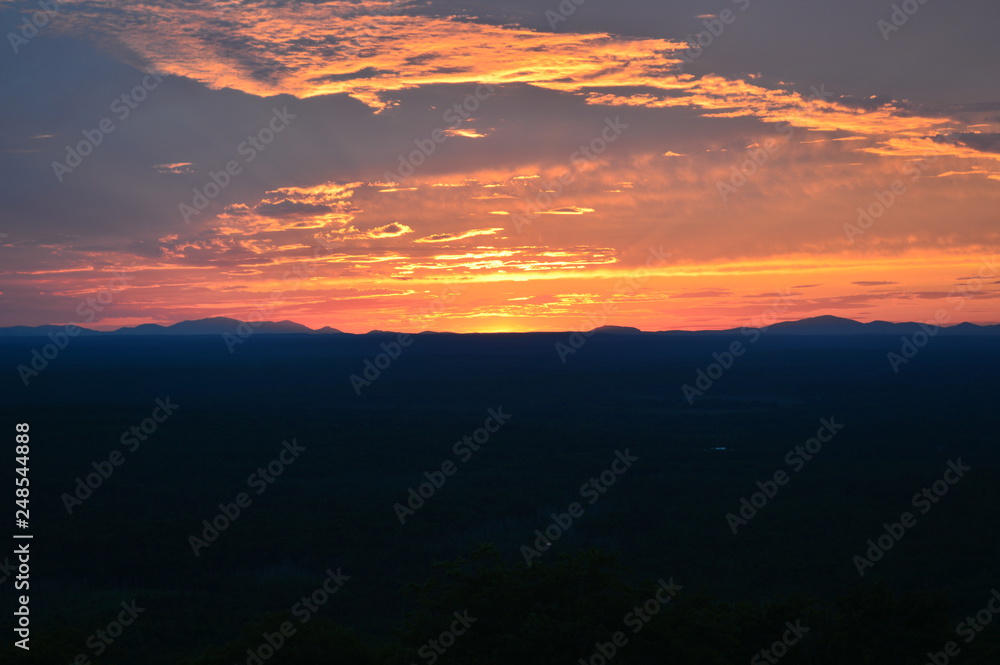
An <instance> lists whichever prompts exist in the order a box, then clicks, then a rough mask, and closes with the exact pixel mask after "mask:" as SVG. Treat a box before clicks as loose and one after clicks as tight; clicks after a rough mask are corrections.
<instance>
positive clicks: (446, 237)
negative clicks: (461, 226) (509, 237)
mask: <svg viewBox="0 0 1000 665" xmlns="http://www.w3.org/2000/svg"><path fill="white" fill-rule="evenodd" d="M500 231H503V227H496V228H490V229H470V230H468V231H462V232H460V233H437V234H435V235H432V236H425V237H423V238H417V239H416V240H415V241H414V242H452V241H455V240H465V239H466V238H474V237H476V236H491V235H496V234H497V233H499V232H500Z"/></svg>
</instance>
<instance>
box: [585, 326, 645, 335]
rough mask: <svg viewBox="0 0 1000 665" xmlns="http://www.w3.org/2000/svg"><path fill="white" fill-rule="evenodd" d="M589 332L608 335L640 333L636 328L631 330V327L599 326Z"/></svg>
mask: <svg viewBox="0 0 1000 665" xmlns="http://www.w3.org/2000/svg"><path fill="white" fill-rule="evenodd" d="M590 332H592V333H606V334H607V333H610V334H613V335H640V334H642V331H641V330H639V329H638V328H633V327H631V326H601V327H600V328H594V329H593V330H591V331H590Z"/></svg>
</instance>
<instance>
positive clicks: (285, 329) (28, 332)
mask: <svg viewBox="0 0 1000 665" xmlns="http://www.w3.org/2000/svg"><path fill="white" fill-rule="evenodd" d="M243 325H248V326H250V327H251V328H252V329H253V331H254V332H255V333H256V334H262V335H290V334H291V335H295V334H298V335H347V334H351V333H345V332H343V331H340V330H337V329H336V328H331V327H330V326H324V327H322V328H319V329H317V330H313V329H312V328H309V327H308V326H304V325H302V324H301V323H295V322H294V321H262V322H257V323H244V322H242V321H239V320H237V319H230V318H227V317H224V316H216V317H211V318H207V319H196V320H194V321H181V322H180V323H175V324H173V325H169V326H163V325H160V324H158V323H144V324H142V325H138V326H132V327H126V328H119V329H118V330H111V331H102V330H91V329H89V328H80V333H79V334H80V335H81V336H93V335H144V336H151V335H168V336H173V335H222V334H224V333H230V334H236V333H237V329H238V328H240V326H243ZM78 327H79V326H78ZM926 327H927V324H923V323H913V322H907V323H890V322H889V321H871V322H869V323H861V322H859V321H855V320H853V319H845V318H843V317H839V316H814V317H811V318H808V319H802V320H800V321H782V322H781V323H775V324H773V325H771V326H770V327H768V329H767V334H769V335H911V334H913V333H915V332H917V331H919V330H924V329H925V328H926ZM65 330H66V326H11V327H8V328H0V337H45V336H48V335H55V334H59V333H64V332H65ZM591 332H592V333H602V334H615V335H726V334H729V335H732V334H738V333H739V332H740V328H734V329H730V330H698V331H685V330H669V331H662V332H655V333H653V332H643V331H642V330H640V329H638V328H634V327H631V326H601V327H600V328H595V329H594V330H592V331H591ZM365 334H366V335H373V336H374V335H397V334H399V333H396V332H389V331H385V330H371V331H369V332H367V333H365ZM418 334H424V335H430V334H445V333H442V332H437V331H431V330H425V331H423V332H421V333H418ZM447 334H456V333H447ZM937 334H941V335H1000V325H991V326H980V325H976V324H974V323H959V324H956V325H953V326H948V327H943V328H941V329H940V331H939V332H938V333H937Z"/></svg>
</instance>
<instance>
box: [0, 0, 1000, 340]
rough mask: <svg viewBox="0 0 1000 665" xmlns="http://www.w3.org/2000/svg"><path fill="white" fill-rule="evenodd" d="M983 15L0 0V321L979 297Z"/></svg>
mask: <svg viewBox="0 0 1000 665" xmlns="http://www.w3.org/2000/svg"><path fill="white" fill-rule="evenodd" d="M998 23H1000V4H998V3H996V2H993V1H990V2H987V1H974V0H949V1H948V2H945V1H944V0H926V1H925V2H924V3H923V4H921V3H920V2H918V0H907V1H906V2H902V3H892V2H882V1H881V0H838V2H836V3H832V2H828V1H820V0H678V1H675V2H665V1H664V0H616V1H615V2H611V1H610V0H575V1H574V0H563V1H562V2H559V1H558V0H534V1H532V2H529V1H528V0H510V1H487V0H468V1H465V2H457V1H452V0H430V1H419V2H405V1H400V2H394V1H378V2H372V1H369V0H360V1H357V2H348V1H334V2H288V1H286V0H272V1H268V2H222V3H217V2H212V3H209V2H199V1H197V0H189V1H185V2H145V3H131V2H112V1H93V0H85V1H79V2H77V1H71V0H67V1H64V2H59V1H57V0H42V1H41V2H37V1H36V2H0V32H3V33H4V34H5V39H4V41H5V42H6V44H2V45H0V54H2V55H0V89H2V90H3V91H4V94H3V95H2V96H0V173H2V178H0V326H13V325H43V324H56V325H64V324H69V323H76V324H79V325H85V326H87V327H90V328H95V329H113V328H117V327H120V326H128V325H137V324H140V323H149V322H153V323H161V324H171V323H176V322H178V321H183V320H189V319H198V318H205V317H211V316H227V317H232V318H236V319H240V320H254V319H260V318H263V319H265V320H275V321H277V320H292V321H296V322H299V323H303V324H305V325H308V326H310V327H314V328H318V327H322V326H332V327H334V328H337V329H340V330H343V331H346V332H357V333H361V332H366V331H368V330H372V329H381V330H402V331H412V332H416V331H420V330H449V331H454V332H495V331H529V330H539V331H543V330H545V331H548V330H559V331H564V330H589V329H592V328H594V327H597V326H598V325H605V324H609V325H625V326H635V327H639V328H641V329H643V330H677V329H688V330H699V329H715V328H733V327H739V326H743V325H752V324H754V323H755V322H758V323H759V322H760V321H762V320H794V319H801V318H806V317H810V316H818V315H830V314H832V315H836V316H843V317H849V318H853V319H856V320H860V321H873V320H888V321H933V320H935V315H936V314H939V313H940V312H941V311H942V310H945V311H946V312H947V313H948V315H949V319H948V320H949V321H953V322H958V321H971V322H974V323H983V324H985V323H1000V315H998V314H997V311H998V310H997V305H998V298H1000V264H998V263H997V260H996V248H997V246H998V244H1000V227H998V224H997V211H998V210H1000V206H998V203H1000V77H997V76H996V73H997V64H998V63H1000V42H998V40H996V39H995V34H994V30H995V26H996V25H997V24H998ZM94 302H97V303H98V304H99V305H100V307H99V308H95V307H92V306H91V305H93V303H94ZM87 303H90V305H88V304H87ZM939 320H940V319H939Z"/></svg>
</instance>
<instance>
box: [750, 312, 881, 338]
mask: <svg viewBox="0 0 1000 665" xmlns="http://www.w3.org/2000/svg"><path fill="white" fill-rule="evenodd" d="M864 327H865V324H864V323H860V322H858V321H855V320H854V319H844V318H841V317H839V316H814V317H811V318H808V319H802V320H801V321H782V322H781V323H775V324H774V325H772V326H770V327H769V328H768V332H770V333H772V334H777V333H781V334H785V335H852V334H856V333H860V332H864Z"/></svg>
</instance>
